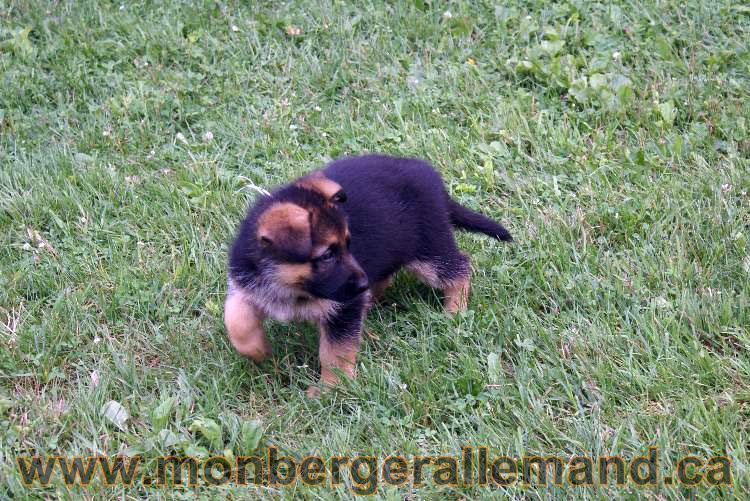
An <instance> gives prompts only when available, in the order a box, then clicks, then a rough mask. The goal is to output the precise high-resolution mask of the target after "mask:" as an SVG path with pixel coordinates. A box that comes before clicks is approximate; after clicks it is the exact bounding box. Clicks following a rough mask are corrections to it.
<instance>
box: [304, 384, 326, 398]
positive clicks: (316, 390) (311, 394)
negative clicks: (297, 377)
mask: <svg viewBox="0 0 750 501" xmlns="http://www.w3.org/2000/svg"><path fill="white" fill-rule="evenodd" d="M321 393H323V389H321V387H320V386H317V385H314V384H311V385H310V386H308V387H307V390H306V391H305V396H306V397H307V398H318V397H319V396H320V395H321Z"/></svg>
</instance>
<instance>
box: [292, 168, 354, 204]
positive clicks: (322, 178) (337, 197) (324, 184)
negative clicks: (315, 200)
mask: <svg viewBox="0 0 750 501" xmlns="http://www.w3.org/2000/svg"><path fill="white" fill-rule="evenodd" d="M296 184H297V186H299V187H300V188H305V189H306V190H312V191H317V192H318V193H320V194H321V195H323V198H325V199H326V200H328V201H329V202H331V203H342V202H346V193H344V191H343V190H342V189H341V185H340V184H339V183H337V182H336V181H333V180H331V179H328V178H327V177H326V175H325V174H324V173H323V172H322V171H319V170H316V171H315V172H312V173H311V174H308V175H307V176H305V177H303V178H301V179H299V180H298V181H297V183H296Z"/></svg>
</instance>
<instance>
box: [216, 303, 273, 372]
mask: <svg viewBox="0 0 750 501" xmlns="http://www.w3.org/2000/svg"><path fill="white" fill-rule="evenodd" d="M263 318H264V315H263V313H262V312H261V311H260V310H258V309H257V308H256V307H254V306H253V305H251V304H250V303H248V302H247V301H244V300H243V299H242V297H241V295H240V294H236V293H234V294H233V293H231V292H230V293H229V295H228V296H227V300H226V302H225V303H224V325H226V327H227V332H228V333H229V340H230V341H231V342H232V345H233V346H234V347H235V349H236V350H237V351H238V352H240V353H241V354H243V355H245V356H247V357H250V358H252V359H253V360H255V361H256V362H261V361H263V360H265V359H266V358H268V357H269V356H270V355H271V343H269V342H268V338H267V337H266V334H265V333H264V332H263Z"/></svg>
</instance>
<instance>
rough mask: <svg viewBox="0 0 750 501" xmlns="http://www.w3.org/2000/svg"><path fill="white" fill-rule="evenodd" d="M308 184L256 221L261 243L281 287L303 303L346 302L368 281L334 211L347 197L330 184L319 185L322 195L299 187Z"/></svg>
mask: <svg viewBox="0 0 750 501" xmlns="http://www.w3.org/2000/svg"><path fill="white" fill-rule="evenodd" d="M307 181H308V178H303V179H302V180H300V182H299V183H298V184H297V185H294V186H292V187H290V188H288V189H287V191H285V192H284V193H283V196H281V197H279V199H278V200H277V201H275V202H274V203H272V204H271V205H269V206H268V208H266V209H265V210H264V211H263V212H262V213H261V214H260V215H259V216H258V220H257V225H256V229H257V231H256V238H257V242H258V245H259V247H260V251H261V254H262V255H263V257H264V258H265V259H266V261H267V262H270V263H272V267H273V270H274V271H273V273H274V279H275V280H276V281H277V282H279V283H280V284H283V285H284V286H286V287H289V288H291V289H293V290H296V291H299V292H300V294H301V295H302V296H303V297H305V296H307V297H309V296H313V297H316V298H323V299H331V300H333V301H337V302H346V301H348V300H350V299H353V298H355V297H356V296H358V295H360V294H362V293H363V292H364V291H366V290H367V288H368V280H367V276H366V275H365V273H364V271H363V270H362V268H361V267H360V266H359V264H358V263H357V261H356V260H355V259H354V257H353V256H352V255H351V253H350V252H349V239H350V238H349V229H348V227H347V223H346V218H345V216H344V214H343V213H342V212H341V211H340V210H339V209H338V207H337V206H336V203H337V202H339V201H343V200H344V199H345V195H344V194H343V191H342V190H341V187H340V186H338V185H337V184H336V183H334V182H333V181H330V180H328V179H324V181H321V182H320V184H321V185H325V191H324V192H322V191H320V190H318V189H315V188H314V187H311V186H309V185H305V184H300V183H307ZM317 181H320V179H318V180H317Z"/></svg>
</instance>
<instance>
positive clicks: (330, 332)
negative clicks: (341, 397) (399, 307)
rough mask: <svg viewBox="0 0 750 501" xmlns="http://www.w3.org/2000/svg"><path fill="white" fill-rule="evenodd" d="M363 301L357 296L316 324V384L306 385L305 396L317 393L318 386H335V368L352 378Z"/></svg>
mask: <svg viewBox="0 0 750 501" xmlns="http://www.w3.org/2000/svg"><path fill="white" fill-rule="evenodd" d="M367 302H368V299H367V298H364V297H359V298H357V299H355V300H354V301H352V302H350V303H346V304H345V305H344V306H343V307H342V308H341V309H340V310H339V311H338V312H337V313H336V314H335V315H334V316H333V317H332V318H330V319H328V320H323V321H321V322H320V323H319V331H320V387H318V386H310V387H309V388H308V389H307V396H309V397H314V396H317V395H318V394H319V393H320V391H321V389H323V390H324V389H326V388H328V387H331V386H335V385H336V383H338V382H339V377H338V375H337V374H336V372H334V371H335V370H336V369H338V370H340V371H341V372H343V373H344V374H345V375H346V376H347V377H349V378H351V379H354V376H355V372H356V367H355V364H356V362H357V351H358V350H359V343H360V340H361V331H362V319H363V317H364V313H365V310H366V309H367Z"/></svg>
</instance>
